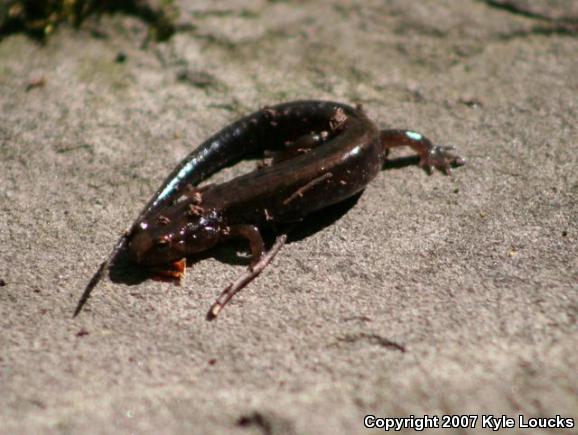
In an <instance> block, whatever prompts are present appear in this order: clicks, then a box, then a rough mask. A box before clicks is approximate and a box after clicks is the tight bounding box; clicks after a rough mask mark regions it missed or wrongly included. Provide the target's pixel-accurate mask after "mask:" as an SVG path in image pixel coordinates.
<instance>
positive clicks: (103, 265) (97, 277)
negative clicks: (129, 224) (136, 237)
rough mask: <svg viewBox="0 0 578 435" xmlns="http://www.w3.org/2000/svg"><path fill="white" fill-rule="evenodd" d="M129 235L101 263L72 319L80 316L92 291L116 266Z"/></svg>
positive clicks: (124, 235)
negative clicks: (117, 258) (117, 257)
mask: <svg viewBox="0 0 578 435" xmlns="http://www.w3.org/2000/svg"><path fill="white" fill-rule="evenodd" d="M128 234H129V232H128V231H126V232H125V233H124V234H123V235H122V237H121V238H120V239H119V241H118V242H117V243H116V245H115V247H114V249H113V250H112V252H111V253H110V255H109V256H108V258H107V259H106V260H105V261H103V262H102V263H101V265H100V267H99V268H98V270H97V271H96V273H95V274H94V275H92V278H90V281H89V282H88V284H87V286H86V288H85V289H84V292H83V293H82V296H81V297H80V300H79V301H78V305H76V309H75V310H74V314H73V315H72V317H76V316H78V314H79V313H80V312H81V311H82V308H83V307H84V305H85V304H86V302H87V301H88V298H90V293H92V290H94V288H95V287H96V285H97V284H98V283H99V282H100V281H101V280H102V278H104V275H105V274H106V272H107V271H108V270H109V269H110V267H111V266H112V265H113V264H114V262H115V260H116V256H117V255H118V253H119V252H120V251H121V249H123V248H124V245H125V244H126V241H127V238H128Z"/></svg>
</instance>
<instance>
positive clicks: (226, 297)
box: [207, 234, 287, 320]
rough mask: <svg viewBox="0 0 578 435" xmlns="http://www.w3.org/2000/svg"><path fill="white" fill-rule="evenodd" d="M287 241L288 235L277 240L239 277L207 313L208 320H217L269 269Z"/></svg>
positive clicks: (280, 236)
mask: <svg viewBox="0 0 578 435" xmlns="http://www.w3.org/2000/svg"><path fill="white" fill-rule="evenodd" d="M286 241H287V234H281V235H279V236H277V238H276V239H275V243H274V244H273V246H271V249H269V251H267V252H266V253H265V254H263V255H262V256H261V258H260V259H259V261H258V262H257V263H256V264H255V265H253V266H251V267H249V268H248V269H247V271H246V272H245V273H244V274H242V275H241V276H239V278H237V279H236V280H235V281H233V282H232V283H231V284H230V285H229V286H228V287H227V288H226V289H225V290H223V292H222V293H221V294H220V295H219V297H218V298H217V299H216V300H215V302H214V303H213V305H211V308H210V309H209V312H208V313H207V320H213V319H215V318H216V317H217V316H218V314H219V312H220V311H221V310H222V309H223V307H224V306H225V305H226V304H227V302H229V301H230V300H231V298H232V297H233V296H235V295H236V294H237V293H238V292H240V291H241V290H242V289H243V288H244V287H245V286H246V285H247V284H249V283H250V282H251V281H253V280H254V279H255V278H256V277H257V276H258V275H259V274H260V273H261V272H262V271H263V269H265V267H267V265H268V264H269V263H271V261H272V260H273V258H275V255H277V253H278V252H279V251H280V250H281V248H282V247H283V245H284V244H285V242H286Z"/></svg>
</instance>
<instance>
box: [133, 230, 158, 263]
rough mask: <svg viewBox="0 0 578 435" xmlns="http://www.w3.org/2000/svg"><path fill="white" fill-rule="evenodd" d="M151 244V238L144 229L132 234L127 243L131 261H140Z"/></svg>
mask: <svg viewBox="0 0 578 435" xmlns="http://www.w3.org/2000/svg"><path fill="white" fill-rule="evenodd" d="M152 246H153V238H152V236H151V235H150V234H149V233H148V232H146V231H138V232H137V233H135V234H133V236H132V237H131V239H130V242H129V244H128V256H129V258H130V260H131V261H133V262H135V263H141V262H142V260H143V258H144V257H145V255H146V254H147V253H148V252H149V251H150V249H151V248H152Z"/></svg>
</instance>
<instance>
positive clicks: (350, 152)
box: [76, 101, 464, 318]
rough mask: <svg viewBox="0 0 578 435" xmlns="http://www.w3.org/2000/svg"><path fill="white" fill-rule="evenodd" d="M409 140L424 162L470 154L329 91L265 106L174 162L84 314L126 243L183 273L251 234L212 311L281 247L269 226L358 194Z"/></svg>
mask: <svg viewBox="0 0 578 435" xmlns="http://www.w3.org/2000/svg"><path fill="white" fill-rule="evenodd" d="M403 145H407V146H410V147H411V148H413V149H414V150H415V151H416V152H417V153H418V155H419V156H420V158H421V159H420V166H422V167H424V168H425V169H427V170H428V171H429V172H431V170H432V169H433V168H434V167H435V168H437V169H440V170H442V171H444V172H445V173H449V172H450V167H451V166H452V165H461V164H463V163H464V160H463V159H462V158H460V157H458V156H457V155H455V154H453V153H452V152H451V150H452V148H451V147H441V146H437V145H434V144H433V143H432V142H431V141H429V140H428V139H427V138H426V137H424V136H422V135H421V134H419V133H416V132H414V131H409V130H384V131H380V130H378V128H377V127H376V126H375V124H374V123H373V122H372V121H371V120H370V119H369V118H368V117H367V116H366V114H365V113H364V112H363V110H362V109H361V108H353V107H351V106H348V105H345V104H341V103H336V102H328V101H295V102H290V103H284V104H279V105H276V106H272V107H267V108H264V109H261V110H259V111H257V112H254V113H253V114H251V115H249V116H246V117H244V118H242V119H240V120H238V121H236V122H234V123H233V124H231V125H229V126H227V127H225V128H224V129H222V130H221V131H220V132H218V133H216V134H215V135H213V136H212V137H210V138H209V139H208V140H206V141H205V142H204V143H202V144H201V145H200V146H199V147H198V148H197V149H195V150H194V151H193V152H191V153H190V154H189V155H188V156H187V157H186V158H185V159H184V160H183V161H182V162H181V163H180V164H179V165H178V166H177V168H175V169H174V170H173V171H172V173H171V174H170V175H169V177H168V178H167V179H166V180H165V182H164V183H163V185H162V186H161V187H160V188H159V189H158V190H157V192H156V193H155V195H154V196H153V198H152V199H151V200H150V201H149V203H148V204H147V205H146V206H145V208H144V209H143V211H142V212H141V213H140V215H139V217H138V218H137V219H136V221H135V222H134V224H133V225H132V226H131V228H130V230H129V231H127V232H126V233H125V235H124V236H123V237H122V238H121V239H120V241H119V242H118V243H117V245H116V247H115V249H114V250H113V252H112V254H111V256H110V257H109V259H108V260H107V261H105V262H104V263H103V264H102V265H101V267H100V269H99V271H98V272H97V274H96V275H95V276H94V277H93V279H92V280H91V282H90V283H89V285H88V287H87V289H86V290H85V293H84V295H83V297H82V298H81V301H80V303H79V305H78V307H77V310H76V314H77V313H78V312H79V311H80V309H81V307H82V305H83V304H84V302H85V301H86V300H87V299H88V294H89V293H90V291H91V289H92V288H93V287H94V286H95V285H96V283H97V282H98V280H99V279H101V277H102V274H103V273H104V270H106V269H107V268H109V267H110V265H111V264H113V263H114V262H115V260H116V257H117V255H118V253H119V252H120V251H122V250H124V249H126V250H127V252H128V255H129V258H130V259H131V261H133V262H134V263H137V264H141V265H144V266H148V267H151V269H153V270H154V271H155V273H156V274H157V275H161V276H163V277H169V278H175V279H180V278H181V277H182V275H183V273H184V269H185V264H186V263H185V258H186V257H188V256H190V255H192V254H195V253H198V252H202V251H205V250H207V249H209V248H211V247H212V246H214V245H215V244H217V243H220V242H222V241H225V240H227V239H230V238H239V237H240V238H245V239H247V240H248V241H249V243H250V247H251V252H252V257H253V262H252V264H251V267H250V268H249V270H248V271H247V273H246V274H245V275H243V276H241V277H240V278H239V279H238V280H237V281H236V282H234V283H233V284H231V286H229V287H228V288H227V289H226V290H225V291H224V292H223V293H222V294H221V296H220V297H219V298H218V299H217V301H216V302H215V304H213V307H212V308H211V310H210V312H209V318H214V317H215V316H216V315H217V313H218V312H219V311H220V309H221V308H222V307H223V306H224V305H225V304H226V302H227V301H228V300H229V299H230V298H231V297H232V296H233V295H234V294H235V293H236V292H238V291H239V290H240V289H241V288H243V287H244V286H245V285H246V284H247V283H248V282H250V281H251V280H252V279H253V278H255V277H256V276H257V275H258V274H259V273H260V272H261V270H263V268H264V267H265V266H266V265H267V264H268V263H269V262H270V261H271V260H272V258H273V257H274V255H275V254H276V253H277V252H278V250H279V249H280V247H281V246H282V244H283V242H284V241H285V238H286V235H285V234H281V235H278V237H277V241H276V242H275V245H274V246H273V247H272V248H271V249H270V250H269V251H268V252H265V250H264V244H263V241H262V238H261V234H260V230H261V229H262V228H263V227H264V226H265V225H271V224H275V223H287V222H294V221H298V220H300V219H302V218H303V217H304V216H305V215H307V214H309V213H311V212H313V211H316V210H319V209H322V208H324V207H327V206H329V205H331V204H335V203H337V202H340V201H342V200H344V199H346V198H349V197H351V196H353V195H355V194H356V193H358V192H359V191H361V190H363V189H364V188H365V186H366V185H367V184H368V183H369V182H370V181H371V180H372V179H373V178H374V177H375V176H376V175H377V173H378V172H379V171H380V169H381V168H382V166H383V164H384V161H385V159H386V156H387V151H388V149H389V148H392V147H396V146H403ZM264 151H269V152H272V153H274V158H273V161H272V163H271V164H269V165H267V166H265V167H261V168H258V169H256V170H254V171H252V172H250V173H248V174H245V175H242V176H240V177H237V178H234V179H232V180H230V181H227V182H225V183H222V184H218V185H207V186H203V187H198V185H199V183H201V182H202V181H204V180H206V179H207V178H208V177H209V176H210V175H212V174H213V173H215V172H217V171H219V170H220V169H222V168H223V167H225V166H227V165H230V164H233V163H235V162H237V161H239V160H240V159H241V158H243V157H245V156H247V155H251V154H254V153H256V152H264Z"/></svg>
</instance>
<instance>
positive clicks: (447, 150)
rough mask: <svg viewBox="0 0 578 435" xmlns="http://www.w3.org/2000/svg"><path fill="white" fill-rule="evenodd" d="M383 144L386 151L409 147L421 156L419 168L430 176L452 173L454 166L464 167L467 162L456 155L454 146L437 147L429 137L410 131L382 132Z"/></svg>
mask: <svg viewBox="0 0 578 435" xmlns="http://www.w3.org/2000/svg"><path fill="white" fill-rule="evenodd" d="M380 134H381V142H382V144H383V147H384V148H385V150H386V151H388V150H389V149H390V148H394V147H398V146H406V145H407V146H409V147H411V148H412V149H413V150H414V151H415V152H417V154H418V155H419V156H420V161H419V166H420V167H421V168H423V169H425V170H426V171H427V172H428V173H429V174H431V173H432V172H433V169H434V168H436V169H439V170H440V171H442V172H443V173H444V174H446V175H449V174H451V172H452V166H462V165H464V164H465V163H466V160H465V159H464V158H462V157H460V156H459V155H457V154H456V153H454V151H455V147H453V146H441V145H435V144H434V143H432V141H430V140H429V139H428V138H427V137H425V136H423V135H421V134H419V133H416V132H415V131H410V130H382V131H381V133H380Z"/></svg>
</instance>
